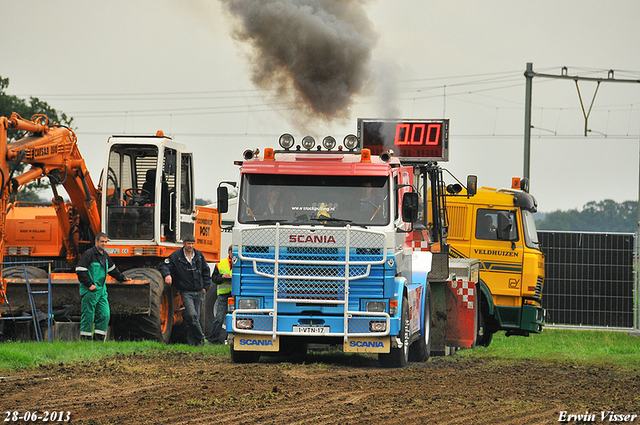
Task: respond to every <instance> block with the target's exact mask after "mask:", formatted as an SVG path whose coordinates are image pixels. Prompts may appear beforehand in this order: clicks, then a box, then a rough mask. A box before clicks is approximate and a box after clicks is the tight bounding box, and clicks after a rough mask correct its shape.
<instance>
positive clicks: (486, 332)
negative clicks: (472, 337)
mask: <svg viewBox="0 0 640 425" xmlns="http://www.w3.org/2000/svg"><path fill="white" fill-rule="evenodd" d="M480 297H481V299H480V302H479V303H478V307H479V308H478V326H477V329H476V335H477V336H476V346H478V347H488V346H489V345H490V344H491V340H492V339H493V334H494V332H491V330H490V329H489V326H488V321H489V320H488V319H487V316H486V313H485V312H488V311H489V304H488V302H487V300H486V299H485V297H484V296H482V295H481V296H480Z"/></svg>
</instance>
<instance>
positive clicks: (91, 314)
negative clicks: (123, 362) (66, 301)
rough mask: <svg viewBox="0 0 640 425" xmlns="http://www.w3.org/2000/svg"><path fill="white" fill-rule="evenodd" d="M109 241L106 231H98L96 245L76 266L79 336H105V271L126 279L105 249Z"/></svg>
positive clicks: (101, 338) (108, 312) (100, 338)
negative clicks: (78, 291)
mask: <svg viewBox="0 0 640 425" xmlns="http://www.w3.org/2000/svg"><path fill="white" fill-rule="evenodd" d="M108 241H109V238H108V237H107V235H105V234H104V233H102V232H100V233H98V234H97V235H96V244H95V246H94V247H92V248H90V249H88V250H86V251H85V252H84V254H82V257H80V261H79V262H78V266H77V267H76V273H77V275H78V280H79V281H80V297H81V298H82V302H81V306H80V309H81V316H80V339H89V340H90V339H91V335H92V333H93V334H94V335H93V339H94V341H104V340H105V339H106V337H107V327H108V326H109V319H110V318H111V310H110V309H109V300H108V298H107V285H106V280H107V274H109V275H110V276H111V277H113V278H114V279H116V280H119V281H120V282H125V281H127V280H129V279H127V278H126V277H125V276H124V275H123V274H122V273H120V270H118V268H117V267H116V265H115V264H113V261H112V260H111V258H110V257H109V254H107V252H106V251H105V248H106V247H107V242H108ZM94 324H95V330H94Z"/></svg>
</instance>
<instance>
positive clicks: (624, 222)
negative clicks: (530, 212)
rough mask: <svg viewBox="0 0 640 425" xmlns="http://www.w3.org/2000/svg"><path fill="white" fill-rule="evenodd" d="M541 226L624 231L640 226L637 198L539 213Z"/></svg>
mask: <svg viewBox="0 0 640 425" xmlns="http://www.w3.org/2000/svg"><path fill="white" fill-rule="evenodd" d="M539 215H540V216H541V217H542V218H540V219H537V218H536V227H537V228H538V230H565V231H581V232H625V233H635V232H636V231H637V230H638V201H624V202H622V203H617V202H615V201H613V200H611V199H605V200H604V201H600V202H596V201H591V202H588V203H587V204H585V205H584V207H583V208H582V211H578V210H577V209H574V210H569V211H561V210H557V211H553V212H550V213H547V214H544V215H543V214H539Z"/></svg>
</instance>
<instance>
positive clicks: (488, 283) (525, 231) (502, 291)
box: [447, 179, 545, 346]
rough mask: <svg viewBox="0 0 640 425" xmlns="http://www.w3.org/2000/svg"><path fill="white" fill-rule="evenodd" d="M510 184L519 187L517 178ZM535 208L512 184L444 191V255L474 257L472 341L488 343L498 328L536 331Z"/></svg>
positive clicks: (539, 257) (540, 313)
mask: <svg viewBox="0 0 640 425" xmlns="http://www.w3.org/2000/svg"><path fill="white" fill-rule="evenodd" d="M512 186H514V187H519V186H520V185H519V179H514V182H513V184H512ZM536 210H537V202H536V200H535V198H534V197H533V196H532V195H531V194H529V193H527V192H526V191H523V190H520V189H517V188H512V189H496V188H491V187H482V188H480V189H478V191H477V193H476V195H475V196H473V197H467V196H466V193H465V192H464V190H463V191H462V192H460V193H459V194H457V195H452V196H448V197H447V214H448V219H449V236H448V242H449V244H450V251H449V256H450V257H452V258H475V259H478V260H479V261H480V285H479V286H480V287H479V292H480V294H479V295H480V310H479V311H480V317H479V320H478V324H479V327H480V329H479V335H478V345H484V346H488V345H489V344H490V343H491V339H492V337H493V334H494V333H495V332H497V331H501V330H504V331H506V334H507V336H510V335H522V336H529V334H530V333H540V332H542V325H543V324H544V316H545V312H544V309H543V308H542V305H541V302H542V288H543V286H544V276H545V274H544V254H543V253H542V250H541V247H540V244H539V242H538V234H537V230H536V226H535V221H534V218H533V213H534V212H536Z"/></svg>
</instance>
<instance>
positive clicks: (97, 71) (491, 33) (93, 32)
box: [0, 0, 640, 212]
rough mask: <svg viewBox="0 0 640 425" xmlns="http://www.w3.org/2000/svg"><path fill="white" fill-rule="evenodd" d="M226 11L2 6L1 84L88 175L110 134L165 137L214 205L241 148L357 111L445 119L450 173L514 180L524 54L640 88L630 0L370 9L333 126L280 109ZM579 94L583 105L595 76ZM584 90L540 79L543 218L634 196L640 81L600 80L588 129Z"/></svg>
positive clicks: (288, 106)
mask: <svg viewBox="0 0 640 425" xmlns="http://www.w3.org/2000/svg"><path fill="white" fill-rule="evenodd" d="M301 1H302V0H300V1H297V2H296V1H293V0H290V1H289V3H292V4H297V3H300V2H301ZM318 1H319V0H318ZM282 2H283V3H287V2H286V1H284V0H282ZM227 3H235V2H233V1H231V0H224V1H223V2H222V1H218V0H209V1H205V0H189V1H186V0H181V1H178V0H174V1H170V0H154V1H141V0H127V1H120V0H110V1H86V0H58V1H55V2H44V1H32V0H20V1H18V2H11V3H8V2H6V4H4V8H3V11H2V13H1V14H0V52H1V57H2V61H1V62H0V76H2V77H3V78H9V79H10V85H9V88H8V90H7V93H8V94H10V95H16V96H19V97H23V98H28V97H29V96H34V97H38V98H40V99H41V100H43V101H45V102H47V103H49V105H51V106H52V107H53V108H55V109H57V110H58V111H60V112H64V113H66V114H67V115H69V116H72V117H74V121H73V125H74V127H75V128H76V133H77V135H78V139H79V146H80V150H81V152H82V153H83V155H84V156H85V158H86V160H87V164H88V166H89V169H90V171H91V173H92V175H93V176H94V180H96V179H97V178H98V176H99V175H100V171H101V169H102V168H103V165H104V157H105V143H106V141H107V139H108V137H109V136H110V135H112V134H122V133H128V134H132V133H135V134H144V133H147V134H154V133H155V132H156V130H159V129H162V130H163V131H164V132H165V134H171V135H174V136H175V138H176V139H177V140H179V141H181V142H183V143H185V144H186V145H187V146H188V148H189V149H190V150H192V151H193V152H194V153H195V166H196V196H197V197H199V198H205V199H211V200H214V199H215V188H216V186H217V185H218V182H219V181H221V180H237V176H238V169H237V167H236V166H234V165H233V161H234V160H239V159H241V155H242V152H243V151H244V150H246V149H254V148H260V149H261V150H263V149H264V147H267V146H272V147H275V146H276V145H277V140H278V136H279V135H280V134H282V133H285V132H289V133H292V134H294V135H295V136H296V137H297V138H301V137H302V136H304V135H305V134H307V133H309V134H313V135H315V136H316V137H317V138H320V139H321V138H322V137H323V136H325V135H328V134H330V135H333V136H335V137H336V139H338V140H342V138H343V137H344V135H346V134H348V133H355V132H356V131H357V129H356V122H357V118H358V117H367V118H396V117H399V118H449V119H450V120H451V124H450V125H451V134H450V155H449V163H447V164H445V167H446V168H447V169H449V170H450V171H451V172H452V173H453V174H455V175H456V176H457V177H458V178H459V179H460V180H463V179H464V178H465V177H466V175H467V174H476V175H478V180H479V184H480V185H481V186H492V187H504V186H508V185H510V183H511V177H514V176H522V174H523V133H524V103H525V78H524V75H523V74H524V71H525V69H526V64H527V62H532V63H533V67H534V71H536V72H539V73H548V74H554V75H559V74H560V73H561V72H562V71H561V69H562V67H567V71H566V72H567V74H568V75H580V76H591V77H607V76H608V75H609V73H608V71H609V70H610V69H613V70H614V73H613V76H614V78H616V79H632V80H640V55H639V54H638V52H639V49H640V26H639V25H638V17H639V16H640V2H639V1H637V0H612V1H608V2H603V1H601V0H600V1H590V0H579V1H562V0H538V1H527V2H525V1H516V0H504V1H496V0H483V1H470V0H448V1H407V0H399V1H383V0H378V1H361V2H359V3H361V5H362V6H361V7H362V12H363V14H364V15H363V16H364V19H365V21H364V24H365V25H364V27H366V29H367V31H369V32H367V34H366V35H367V38H366V41H367V42H370V45H366V46H365V48H370V56H369V57H368V58H366V60H365V61H364V68H363V69H364V71H363V69H360V71H361V72H362V71H363V72H364V74H363V85H362V87H361V88H360V89H359V90H356V91H357V93H355V94H353V95H352V96H351V97H349V98H348V107H347V108H346V109H344V110H341V111H340V112H339V113H338V114H337V116H339V117H340V118H338V119H334V120H325V121H313V122H312V121H309V120H305V119H304V118H301V116H300V114H299V112H300V109H301V108H302V107H301V106H300V105H297V104H296V101H297V100H296V99H295V96H294V100H293V103H292V102H291V101H289V102H284V101H283V100H282V99H281V98H275V97H274V91H273V90H271V89H269V88H265V86H264V85H263V86H261V87H258V86H257V85H256V84H255V83H254V80H255V74H254V73H255V66H256V65H260V63H259V58H260V57H259V56H256V55H255V51H254V50H253V49H252V47H251V46H250V45H249V44H248V43H247V42H245V41H241V40H238V39H234V34H235V33H236V32H235V31H234V28H237V27H234V25H235V24H234V23H235V22H236V21H237V20H236V19H235V18H234V17H233V16H232V15H231V13H230V12H229V11H228V9H227V7H226V4H227ZM254 3H255V4H260V2H258V1H256V2H254ZM363 16H357V17H356V18H362V17H363ZM360 24H362V21H361V22H360ZM274 25H275V24H274ZM292 38H294V39H295V37H292ZM349 52H352V51H351V50H350V51H349ZM353 54H354V57H355V53H353ZM354 60H356V59H354ZM578 88H579V92H580V95H581V97H582V101H583V103H584V107H585V110H587V111H588V109H589V106H590V104H591V101H592V98H593V95H594V91H595V89H596V84H595V83H592V82H580V83H579V84H578ZM578 88H577V87H576V84H575V83H574V82H573V81H571V80H555V79H546V78H534V83H533V112H532V124H533V126H534V129H533V130H532V150H531V192H532V193H533V194H534V195H535V196H536V198H537V200H538V209H539V211H543V212H549V211H554V210H557V209H562V210H567V209H574V208H577V209H581V208H582V206H583V205H584V204H585V203H587V202H589V201H593V200H595V201H601V200H603V199H613V200H615V201H616V202H622V201H626V200H634V201H635V200H637V199H638V180H639V172H638V163H639V133H640V84H639V83H636V84H622V83H613V82H605V83H602V84H601V85H600V87H599V88H598V92H597V96H596V97H595V101H594V103H593V108H592V110H591V113H590V115H589V120H588V129H589V130H590V131H589V133H588V136H587V137H585V136H584V127H585V120H584V117H583V111H582V108H581V104H580V97H579V94H578ZM292 92H293V91H292ZM390 115H395V116H390Z"/></svg>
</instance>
